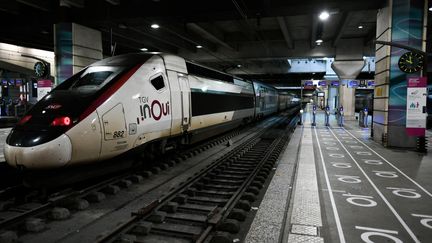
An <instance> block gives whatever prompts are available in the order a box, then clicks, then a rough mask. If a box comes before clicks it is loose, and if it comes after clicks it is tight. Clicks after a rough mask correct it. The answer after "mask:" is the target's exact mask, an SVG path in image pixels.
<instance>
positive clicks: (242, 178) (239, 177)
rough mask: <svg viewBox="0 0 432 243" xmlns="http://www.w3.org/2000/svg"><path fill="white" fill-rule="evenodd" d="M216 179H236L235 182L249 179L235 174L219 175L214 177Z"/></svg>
mask: <svg viewBox="0 0 432 243" xmlns="http://www.w3.org/2000/svg"><path fill="white" fill-rule="evenodd" d="M214 178H215V179H231V180H233V179H235V180H244V179H246V178H247V176H244V175H242V176H239V175H233V174H229V173H223V174H219V175H215V177H214Z"/></svg>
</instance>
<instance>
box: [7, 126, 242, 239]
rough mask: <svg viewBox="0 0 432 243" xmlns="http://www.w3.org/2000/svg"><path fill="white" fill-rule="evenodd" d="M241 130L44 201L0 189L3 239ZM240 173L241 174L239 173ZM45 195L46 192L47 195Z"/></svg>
mask: <svg viewBox="0 0 432 243" xmlns="http://www.w3.org/2000/svg"><path fill="white" fill-rule="evenodd" d="M239 133H240V130H235V131H232V132H230V133H228V134H225V135H224V136H222V137H218V138H215V139H213V140H210V141H208V142H205V143H203V144H201V145H199V146H196V147H194V148H191V149H186V150H183V151H182V152H180V153H176V154H175V156H170V157H166V158H162V159H163V160H162V161H159V163H155V164H154V166H153V167H151V168H146V169H142V170H135V171H134V172H133V173H131V172H128V173H123V174H120V175H117V176H114V177H111V178H109V179H105V180H101V181H98V182H97V183H95V182H92V184H91V185H87V186H83V187H82V188H79V189H77V188H66V189H64V190H62V191H57V192H55V193H52V194H50V195H49V196H48V197H47V198H46V199H47V200H41V199H40V198H41V195H39V192H38V191H32V190H28V189H27V190H26V191H25V192H23V191H22V188H20V187H11V188H9V189H6V190H3V191H2V192H0V194H1V195H0V200H1V201H0V240H1V239H3V238H4V237H6V238H8V239H11V238H12V239H14V238H18V236H20V235H25V234H27V233H37V232H41V231H45V230H47V227H46V225H47V224H48V223H51V222H52V221H56V220H64V219H67V218H70V217H71V214H73V213H74V212H76V211H78V210H83V209H85V208H87V207H88V206H89V204H91V203H97V202H100V201H101V200H103V199H104V198H105V196H106V195H108V196H109V195H115V194H117V193H118V192H119V190H121V189H122V188H128V187H129V186H130V185H131V184H133V183H140V182H142V181H143V179H144V178H148V177H150V176H152V175H153V174H158V173H159V172H160V171H162V170H166V169H168V168H170V167H171V166H174V165H175V164H178V163H180V162H181V161H183V160H187V159H189V158H191V157H194V156H195V155H198V154H200V153H201V152H203V151H205V150H207V149H210V148H211V147H214V146H216V145H219V144H222V143H226V142H227V141H229V140H230V139H231V138H232V137H234V136H236V135H238V134H239ZM240 174H241V173H240ZM44 196H46V195H44Z"/></svg>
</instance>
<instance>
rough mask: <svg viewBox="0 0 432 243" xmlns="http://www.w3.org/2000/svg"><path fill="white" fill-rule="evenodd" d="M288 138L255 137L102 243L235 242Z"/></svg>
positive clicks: (137, 214) (266, 134)
mask: <svg viewBox="0 0 432 243" xmlns="http://www.w3.org/2000/svg"><path fill="white" fill-rule="evenodd" d="M293 123H296V121H295V120H294V121H291V123H290V126H288V128H287V130H290V129H292V127H293ZM285 125H286V124H285ZM280 126H283V122H280V123H279V127H280ZM289 134H290V133H287V132H285V133H280V130H276V131H271V130H270V131H268V130H267V131H265V132H261V133H259V134H257V135H256V136H255V137H253V138H251V139H249V140H248V141H246V142H245V143H243V144H242V145H241V146H238V147H237V148H236V149H235V150H233V151H231V152H230V153H228V154H226V155H225V156H223V157H222V158H220V159H219V160H217V161H214V162H213V163H212V164H211V165H210V166H208V168H207V169H205V170H203V171H201V172H200V173H198V174H196V175H194V176H193V177H191V178H189V180H187V181H186V182H185V183H183V184H182V185H180V186H178V187H177V188H173V189H172V190H171V193H169V194H168V195H166V196H165V197H163V198H161V199H158V200H155V201H154V202H153V203H151V204H149V205H148V206H146V207H144V208H142V209H140V210H138V211H136V212H133V213H132V215H133V216H132V217H131V219H130V220H129V221H127V222H125V223H124V224H122V225H120V226H119V227H117V228H116V229H114V230H113V231H111V232H109V233H107V234H105V235H104V236H103V237H102V238H100V240H99V242H134V241H138V242H233V239H232V238H231V236H230V233H232V234H235V233H238V232H239V231H240V223H241V222H242V221H244V220H245V218H246V214H247V212H248V211H249V210H250V209H251V206H250V205H251V203H252V202H253V201H255V200H256V197H257V195H258V194H259V191H260V189H261V188H262V187H263V184H264V183H265V181H266V179H267V177H268V176H269V174H270V172H271V171H272V169H273V166H274V163H275V162H276V161H277V159H278V157H279V154H280V153H281V151H282V150H283V148H284V146H285V144H286V143H287V141H288V139H289Z"/></svg>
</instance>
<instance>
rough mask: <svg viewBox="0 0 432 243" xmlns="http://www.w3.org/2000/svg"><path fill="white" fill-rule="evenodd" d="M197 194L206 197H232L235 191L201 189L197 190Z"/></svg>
mask: <svg viewBox="0 0 432 243" xmlns="http://www.w3.org/2000/svg"><path fill="white" fill-rule="evenodd" d="M195 195H196V196H205V197H219V198H231V197H232V196H233V195H234V193H233V192H224V191H213V190H201V191H196V192H195Z"/></svg>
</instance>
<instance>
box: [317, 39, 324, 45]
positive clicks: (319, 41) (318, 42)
mask: <svg viewBox="0 0 432 243" xmlns="http://www.w3.org/2000/svg"><path fill="white" fill-rule="evenodd" d="M315 43H317V45H321V43H323V40H321V39H318V40H316V41H315Z"/></svg>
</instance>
